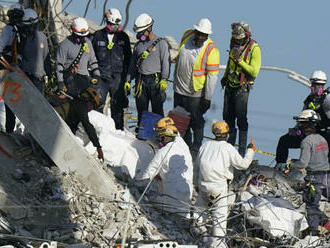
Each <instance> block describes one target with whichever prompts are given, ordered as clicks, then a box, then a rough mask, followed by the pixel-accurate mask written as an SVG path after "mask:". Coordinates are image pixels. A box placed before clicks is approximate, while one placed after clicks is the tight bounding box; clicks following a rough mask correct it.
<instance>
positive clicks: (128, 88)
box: [124, 81, 131, 96]
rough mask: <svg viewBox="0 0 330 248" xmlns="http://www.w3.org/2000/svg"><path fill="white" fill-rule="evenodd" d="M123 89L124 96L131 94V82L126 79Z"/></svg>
mask: <svg viewBox="0 0 330 248" xmlns="http://www.w3.org/2000/svg"><path fill="white" fill-rule="evenodd" d="M124 91H125V94H126V96H128V95H129V94H131V84H130V83H129V82H128V81H126V82H125V84H124Z"/></svg>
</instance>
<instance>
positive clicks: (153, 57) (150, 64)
mask: <svg viewBox="0 0 330 248" xmlns="http://www.w3.org/2000/svg"><path fill="white" fill-rule="evenodd" d="M158 38H159V37H157V36H155V38H154V39H152V40H150V41H140V42H138V43H137V44H136V45H135V47H134V50H133V55H132V58H131V63H130V65H129V69H128V74H127V81H131V80H133V79H134V77H135V76H136V75H135V72H136V63H137V60H138V58H139V57H140V54H141V53H142V52H144V51H145V50H147V48H148V47H149V46H150V45H151V44H152V43H153V42H154V41H155V40H157V39H158ZM169 56H170V53H169V49H168V44H167V42H166V40H164V39H162V40H160V41H159V42H158V43H157V44H156V46H155V47H154V48H153V49H152V50H151V52H150V53H149V56H148V57H147V58H146V59H144V60H143V61H142V63H141V65H140V67H139V68H138V72H139V73H140V74H143V75H151V74H155V73H160V78H161V79H162V78H165V79H168V77H169V73H170V60H169Z"/></svg>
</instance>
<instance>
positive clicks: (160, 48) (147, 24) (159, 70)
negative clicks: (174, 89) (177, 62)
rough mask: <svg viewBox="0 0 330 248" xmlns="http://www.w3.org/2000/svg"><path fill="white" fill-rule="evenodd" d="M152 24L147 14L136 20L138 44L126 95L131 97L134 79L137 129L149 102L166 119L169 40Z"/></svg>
mask: <svg viewBox="0 0 330 248" xmlns="http://www.w3.org/2000/svg"><path fill="white" fill-rule="evenodd" d="M153 24H154V20H153V19H152V18H151V16H150V15H148V14H146V13H143V14H141V15H139V16H138V17H137V18H136V20H135V23H134V27H133V30H134V32H135V33H136V38H137V39H138V42H137V43H136V45H135V47H134V50H133V56H132V59H131V63H130V66H129V70H128V74H127V80H126V82H125V85H124V89H125V92H126V93H127V94H129V91H130V82H131V80H133V79H135V102H136V108H137V112H138V127H139V126H140V122H141V117H142V112H143V111H148V107H149V103H151V108H152V112H153V113H156V114H159V115H160V116H164V109H163V103H164V102H165V100H166V93H165V91H166V89H167V79H168V77H169V73H170V54H169V48H168V44H167V42H166V40H165V39H164V38H161V37H158V36H157V35H155V33H154V32H153ZM136 131H138V128H137V130H136Z"/></svg>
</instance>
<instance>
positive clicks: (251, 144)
mask: <svg viewBox="0 0 330 248" xmlns="http://www.w3.org/2000/svg"><path fill="white" fill-rule="evenodd" d="M247 148H248V149H249V148H251V149H252V150H253V151H254V152H255V151H256V149H257V148H256V145H255V144H254V138H251V140H250V143H249V144H248V146H247Z"/></svg>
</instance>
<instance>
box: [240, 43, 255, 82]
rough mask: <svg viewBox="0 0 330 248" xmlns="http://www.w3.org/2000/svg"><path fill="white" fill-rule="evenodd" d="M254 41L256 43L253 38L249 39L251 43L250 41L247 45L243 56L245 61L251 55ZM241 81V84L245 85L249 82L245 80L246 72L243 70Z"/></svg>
mask: <svg viewBox="0 0 330 248" xmlns="http://www.w3.org/2000/svg"><path fill="white" fill-rule="evenodd" d="M254 43H255V41H254V40H252V39H251V40H250V41H249V43H248V45H247V48H246V50H245V53H244V57H243V61H244V62H246V60H247V57H248V55H249V53H250V51H251V47H252V45H253V44H254ZM239 83H240V85H243V84H246V83H247V82H246V81H245V73H244V72H243V71H242V72H241V75H240V80H239Z"/></svg>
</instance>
